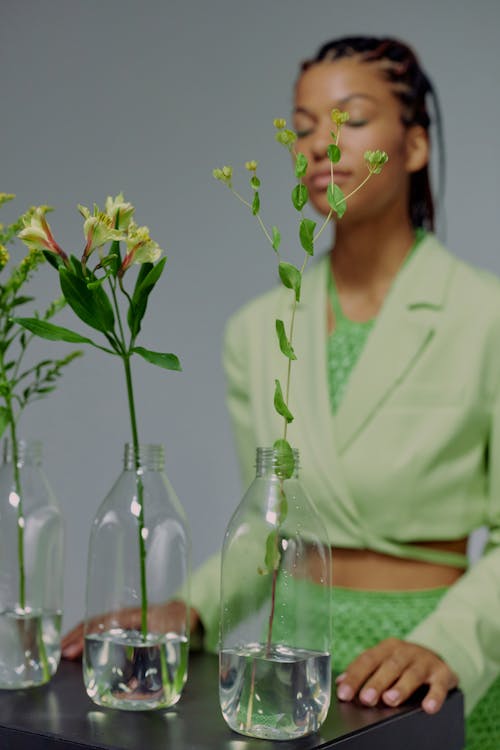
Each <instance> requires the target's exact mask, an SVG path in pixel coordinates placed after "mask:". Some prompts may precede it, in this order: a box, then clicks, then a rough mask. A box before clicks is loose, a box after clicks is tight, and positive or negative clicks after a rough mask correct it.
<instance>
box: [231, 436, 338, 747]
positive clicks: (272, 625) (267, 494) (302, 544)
mask: <svg viewBox="0 0 500 750" xmlns="http://www.w3.org/2000/svg"><path fill="white" fill-rule="evenodd" d="M280 460H281V458H280V456H279V454H278V452H277V451H276V450H274V449H273V448H258V449H257V473H256V477H255V479H254V481H253V482H252V484H251V485H250V487H249V489H248V491H247V492H246V494H245V496H244V497H243V500H242V501H241V503H240V505H239V506H238V508H237V510H236V512H235V513H234V515H233V517H232V519H231V521H230V522H229V525H228V528H227V530H226V535H225V539H224V545H223V551H222V570H221V623H220V644H219V645H220V650H219V696H220V704H221V709H222V714H223V716H224V719H225V720H226V722H227V723H228V725H229V726H230V727H231V729H233V730H234V731H236V732H239V733H241V734H245V735H249V736H251V737H260V738H264V739H275V740H287V739H293V738H297V737H302V736H305V735H307V734H311V733H312V732H315V731H316V730H317V729H318V728H319V727H320V726H321V724H322V723H323V721H324V719H325V718H326V715H327V712H328V707H329V705H330V694H331V663H330V649H331V605H330V600H331V586H330V583H331V581H330V577H331V550H330V545H329V543H328V537H327V534H326V531H325V528H324V525H323V523H322V521H321V519H320V517H319V515H318V513H317V511H316V509H315V507H314V505H313V503H312V501H311V500H310V498H309V497H308V496H307V494H306V493H305V491H304V489H303V487H302V485H301V483H300V481H299V477H298V452H297V451H295V452H294V460H292V461H291V465H289V466H284V465H283V463H281V464H280Z"/></svg>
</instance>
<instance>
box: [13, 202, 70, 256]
mask: <svg viewBox="0 0 500 750" xmlns="http://www.w3.org/2000/svg"><path fill="white" fill-rule="evenodd" d="M46 211H47V207H46V206H38V207H37V208H35V209H33V210H31V209H30V211H29V212H28V214H27V215H26V216H25V217H24V221H23V224H24V229H22V230H21V231H20V232H19V234H18V237H19V239H20V240H22V241H23V242H24V244H25V245H27V247H28V248H29V249H30V250H32V251H34V252H42V251H43V250H48V251H49V252H51V253H56V254H57V255H59V256H60V257H61V258H62V259H63V260H64V262H65V263H66V264H67V263H68V257H67V255H66V253H65V252H64V250H63V249H62V248H61V247H59V245H58V244H57V242H56V241H55V239H54V235H53V234H52V231H51V229H50V226H49V224H48V222H47V220H46V218H45V213H46Z"/></svg>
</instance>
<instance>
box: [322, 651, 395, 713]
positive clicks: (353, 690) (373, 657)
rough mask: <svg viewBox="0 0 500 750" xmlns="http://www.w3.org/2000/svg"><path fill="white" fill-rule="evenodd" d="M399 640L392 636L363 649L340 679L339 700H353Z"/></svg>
mask: <svg viewBox="0 0 500 750" xmlns="http://www.w3.org/2000/svg"><path fill="white" fill-rule="evenodd" d="M398 642H399V641H396V639H392V638H390V639H388V640H386V641H382V642H381V643H378V644H377V645H376V646H374V647H373V648H370V649H368V650H367V651H363V653H362V654H360V655H359V656H358V657H357V658H356V659H354V661H353V662H351V664H349V666H348V667H347V669H346V670H345V672H344V674H343V675H342V679H341V680H339V684H338V687H337V697H338V698H339V700H341V701H350V700H352V699H353V698H354V696H355V695H356V694H357V692H358V691H359V689H360V687H361V686H362V685H364V684H365V682H366V681H367V680H368V679H369V678H370V677H371V676H372V675H373V674H374V672H376V670H377V669H378V668H379V666H380V665H381V663H382V662H383V661H384V659H385V658H386V657H387V656H388V654H389V653H391V652H392V650H393V649H394V647H395V644H396V643H398ZM337 679H338V678H337Z"/></svg>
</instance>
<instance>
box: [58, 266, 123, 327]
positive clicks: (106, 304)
mask: <svg viewBox="0 0 500 750" xmlns="http://www.w3.org/2000/svg"><path fill="white" fill-rule="evenodd" d="M59 279H60V282H61V289H62V293H63V294H64V297H65V299H66V302H67V303H68V305H69V306H70V307H71V309H72V310H73V312H74V313H76V315H77V316H78V317H79V318H80V320H83V322H84V323H86V324H87V325H89V326H90V327H91V328H95V329H96V330H97V331H102V333H106V332H108V331H112V330H113V329H114V325H115V316H114V313H113V307H112V305H111V302H110V301H109V299H108V297H107V295H106V292H105V291H104V289H103V288H102V287H101V286H99V287H97V288H96V289H88V287H87V282H86V281H85V279H84V278H83V277H82V278H80V276H79V275H78V276H77V275H75V273H71V271H68V270H67V269H66V268H60V269H59Z"/></svg>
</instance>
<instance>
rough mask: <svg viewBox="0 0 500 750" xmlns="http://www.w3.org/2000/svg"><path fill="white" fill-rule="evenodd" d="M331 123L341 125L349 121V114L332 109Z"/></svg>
mask: <svg viewBox="0 0 500 750" xmlns="http://www.w3.org/2000/svg"><path fill="white" fill-rule="evenodd" d="M330 116H331V118H332V122H333V123H335V125H343V124H344V123H345V122H347V120H348V119H349V112H343V111H342V110H341V109H337V108H335V109H332V111H331V114H330Z"/></svg>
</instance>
